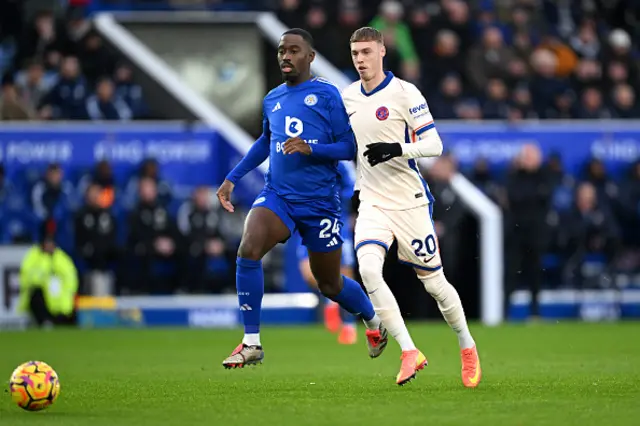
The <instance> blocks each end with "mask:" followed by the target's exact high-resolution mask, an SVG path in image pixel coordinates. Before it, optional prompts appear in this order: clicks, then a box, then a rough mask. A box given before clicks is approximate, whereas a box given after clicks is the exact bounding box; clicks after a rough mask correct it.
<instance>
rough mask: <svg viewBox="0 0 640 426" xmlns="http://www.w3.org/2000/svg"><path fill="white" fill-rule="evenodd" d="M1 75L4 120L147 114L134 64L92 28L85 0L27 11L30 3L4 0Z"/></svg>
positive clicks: (116, 117) (1, 9) (0, 117)
mask: <svg viewBox="0 0 640 426" xmlns="http://www.w3.org/2000/svg"><path fill="white" fill-rule="evenodd" d="M70 3H74V2H70ZM79 3H84V2H79ZM0 75H2V81H1V86H2V90H1V92H0V120H119V121H126V120H131V119H136V118H145V117H146V113H147V110H146V107H145V103H144V99H143V96H142V89H141V88H140V86H139V85H137V84H136V83H134V81H133V69H132V67H131V66H130V65H129V64H128V63H126V62H124V61H123V60H122V59H121V58H120V57H119V56H118V55H117V54H116V53H115V52H114V51H112V50H111V49H110V48H109V47H108V46H107V45H106V44H105V43H104V40H103V39H102V37H101V36H100V35H99V34H98V33H97V32H96V31H95V30H94V29H93V28H92V26H91V22H90V21H89V20H88V19H87V18H86V17H85V9H84V7H83V5H74V4H69V5H68V7H67V8H66V9H63V10H61V11H60V12H59V13H55V12H54V11H51V10H44V11H42V10H40V11H31V13H29V11H28V8H27V2H21V1H11V0H2V1H0Z"/></svg>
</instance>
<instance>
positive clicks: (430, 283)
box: [418, 269, 451, 297]
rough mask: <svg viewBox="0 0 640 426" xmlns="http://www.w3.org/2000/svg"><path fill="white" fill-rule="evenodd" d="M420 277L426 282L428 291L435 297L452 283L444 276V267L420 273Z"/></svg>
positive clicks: (425, 286)
mask: <svg viewBox="0 0 640 426" xmlns="http://www.w3.org/2000/svg"><path fill="white" fill-rule="evenodd" d="M418 278H419V279H420V281H422V283H423V284H424V288H425V290H427V293H429V294H430V295H432V296H434V297H437V296H439V295H440V294H441V293H442V292H443V291H444V290H445V286H447V285H451V284H449V282H448V281H447V278H446V277H445V276H444V273H443V272H442V269H441V270H439V271H437V272H432V273H430V274H428V275H418Z"/></svg>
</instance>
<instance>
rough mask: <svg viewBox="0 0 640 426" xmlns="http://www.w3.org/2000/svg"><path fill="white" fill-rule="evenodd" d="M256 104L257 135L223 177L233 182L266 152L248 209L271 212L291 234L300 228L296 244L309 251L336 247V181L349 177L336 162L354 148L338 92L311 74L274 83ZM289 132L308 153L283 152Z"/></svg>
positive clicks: (338, 223) (338, 212)
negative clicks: (262, 178) (260, 182)
mask: <svg viewBox="0 0 640 426" xmlns="http://www.w3.org/2000/svg"><path fill="white" fill-rule="evenodd" d="M262 106H263V111H264V120H263V132H262V136H260V137H259V138H258V140H256V142H255V143H254V144H253V145H252V146H251V148H250V149H249V152H247V155H245V156H244V158H243V159H242V160H241V161H240V163H238V164H237V165H236V167H234V169H233V170H232V171H231V172H229V174H228V175H227V178H226V179H227V180H229V181H230V182H232V183H234V184H235V183H236V182H237V181H238V180H240V179H241V178H242V177H243V176H244V175H246V174H247V173H248V172H249V171H250V170H253V169H255V168H256V167H257V166H258V165H260V164H261V163H262V162H263V161H264V160H266V159H267V157H270V158H271V162H270V166H269V171H268V172H267V175H266V185H265V188H264V189H263V190H262V192H261V193H260V194H259V195H258V197H257V198H256V200H255V201H254V203H253V206H252V208H256V207H260V208H266V209H269V210H271V211H273V212H274V213H275V214H276V215H277V216H278V217H279V218H280V219H281V220H282V222H283V223H284V224H285V225H286V226H287V228H288V229H289V231H290V233H291V234H293V233H294V232H296V231H297V232H299V233H300V236H301V237H302V244H304V245H305V246H306V247H307V248H308V249H309V250H311V251H314V252H328V251H333V250H336V249H338V248H340V247H341V246H342V242H343V239H342V235H341V229H342V225H343V221H342V210H343V209H342V205H341V200H340V196H339V195H340V194H339V193H340V192H341V187H340V185H347V182H349V181H348V180H346V179H344V178H343V177H341V175H340V173H339V171H338V161H340V160H353V158H354V156H355V153H356V143H355V137H354V135H353V131H352V130H351V125H350V124H349V117H348V116H347V111H346V109H345V107H344V104H343V103H342V97H341V96H340V92H339V91H338V89H337V88H336V87H335V86H334V85H333V84H331V83H329V82H328V81H326V80H324V79H322V78H313V79H311V80H308V81H306V82H304V83H302V84H299V85H297V86H293V87H290V86H287V85H286V84H283V85H281V86H278V87H276V88H275V89H273V90H272V91H271V92H269V94H268V95H267V96H266V97H265V98H264V102H263V105H262ZM294 137H300V138H301V139H303V140H304V141H305V142H306V143H307V144H309V145H310V146H311V154H310V155H304V154H301V153H294V154H291V155H285V154H284V153H283V147H284V143H285V142H286V141H287V139H289V138H294ZM347 175H348V173H347ZM345 176H346V175H345ZM348 186H352V184H351V183H348Z"/></svg>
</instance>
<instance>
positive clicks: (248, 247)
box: [238, 239, 264, 260]
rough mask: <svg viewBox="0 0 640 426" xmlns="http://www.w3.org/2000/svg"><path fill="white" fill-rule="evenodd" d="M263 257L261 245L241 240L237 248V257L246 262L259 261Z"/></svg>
mask: <svg viewBox="0 0 640 426" xmlns="http://www.w3.org/2000/svg"><path fill="white" fill-rule="evenodd" d="M263 256H264V250H263V248H262V245H261V244H256V243H255V242H253V241H247V240H245V239H243V240H242V241H241V242H240V247H238V257H241V258H243V259H248V260H261V259H262V257H263Z"/></svg>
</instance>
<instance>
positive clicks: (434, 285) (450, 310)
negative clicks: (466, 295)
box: [418, 271, 476, 349]
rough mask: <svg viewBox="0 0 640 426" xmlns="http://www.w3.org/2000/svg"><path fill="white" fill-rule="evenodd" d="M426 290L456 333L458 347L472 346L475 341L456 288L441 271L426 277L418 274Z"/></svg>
mask: <svg viewBox="0 0 640 426" xmlns="http://www.w3.org/2000/svg"><path fill="white" fill-rule="evenodd" d="M418 278H419V279H420V281H422V284H424V288H425V289H426V290H427V292H428V293H429V294H430V295H431V296H433V298H434V299H435V300H436V302H438V308H439V309H440V312H442V316H443V317H444V319H445V321H446V322H447V324H449V326H450V327H451V328H452V329H453V331H455V332H456V334H457V335H458V343H459V344H460V349H467V348H472V347H473V346H474V345H475V344H476V343H475V342H474V340H473V337H471V333H470V332H469V326H468V325H467V319H466V317H465V315H464V309H463V308H462V302H461V301H460V296H459V295H458V292H457V291H456V289H455V288H454V287H453V286H452V285H451V283H449V281H447V278H446V277H445V275H444V273H443V272H442V271H439V272H436V273H434V274H431V275H429V276H426V277H421V276H418Z"/></svg>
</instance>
